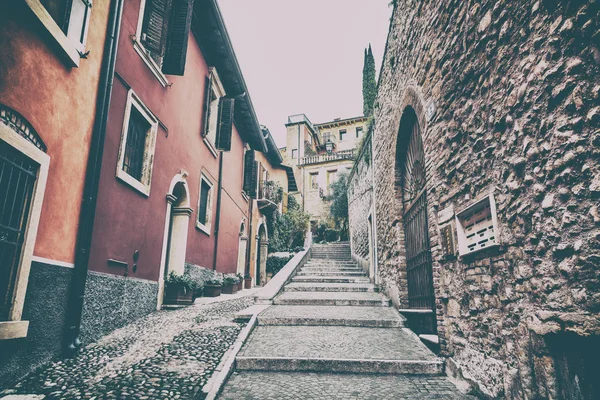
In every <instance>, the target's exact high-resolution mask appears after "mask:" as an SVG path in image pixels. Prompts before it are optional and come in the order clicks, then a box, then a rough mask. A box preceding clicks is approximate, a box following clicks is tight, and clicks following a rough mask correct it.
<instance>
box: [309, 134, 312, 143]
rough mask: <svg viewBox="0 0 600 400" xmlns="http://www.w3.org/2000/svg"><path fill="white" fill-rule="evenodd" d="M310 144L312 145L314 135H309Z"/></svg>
mask: <svg viewBox="0 0 600 400" xmlns="http://www.w3.org/2000/svg"><path fill="white" fill-rule="evenodd" d="M308 144H310V145H312V135H308Z"/></svg>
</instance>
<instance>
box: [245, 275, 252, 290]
mask: <svg viewBox="0 0 600 400" xmlns="http://www.w3.org/2000/svg"><path fill="white" fill-rule="evenodd" d="M244 288H246V289H252V278H246V279H244Z"/></svg>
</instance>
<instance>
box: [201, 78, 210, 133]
mask: <svg viewBox="0 0 600 400" xmlns="http://www.w3.org/2000/svg"><path fill="white" fill-rule="evenodd" d="M211 91H212V76H211V75H210V72H209V76H207V77H206V79H205V83H204V114H203V116H202V137H206V136H208V129H209V123H208V115H209V114H210V92H211Z"/></svg>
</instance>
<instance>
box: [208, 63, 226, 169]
mask: <svg viewBox="0 0 600 400" xmlns="http://www.w3.org/2000/svg"><path fill="white" fill-rule="evenodd" d="M208 74H209V79H210V80H211V82H212V84H211V88H210V89H211V90H212V93H211V94H213V95H214V96H215V97H216V100H215V101H216V107H217V110H216V111H217V112H216V113H212V112H211V115H210V117H213V118H218V117H217V115H218V109H219V108H218V107H219V99H220V98H221V97H225V96H226V95H227V93H226V92H225V88H224V87H223V84H222V83H221V78H219V74H218V73H217V69H216V68H215V67H211V68H209V70H208ZM210 97H212V96H209V99H205V100H208V101H210ZM210 117H209V115H205V116H204V118H206V119H207V120H206V123H207V124H209V125H208V133H207V135H206V136H205V137H204V143H205V144H206V146H207V147H208V149H209V150H210V152H211V153H212V155H213V157H215V158H217V157H218V156H219V153H218V152H217V146H216V144H215V142H216V140H217V123H218V121H217V122H216V123H214V124H211V121H213V120H212V119H211V118H210Z"/></svg>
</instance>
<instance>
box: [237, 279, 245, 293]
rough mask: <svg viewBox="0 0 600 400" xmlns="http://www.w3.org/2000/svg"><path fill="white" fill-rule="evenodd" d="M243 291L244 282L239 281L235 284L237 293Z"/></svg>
mask: <svg viewBox="0 0 600 400" xmlns="http://www.w3.org/2000/svg"><path fill="white" fill-rule="evenodd" d="M243 289H244V281H239V282H238V283H237V291H238V292H239V291H240V290H243Z"/></svg>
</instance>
